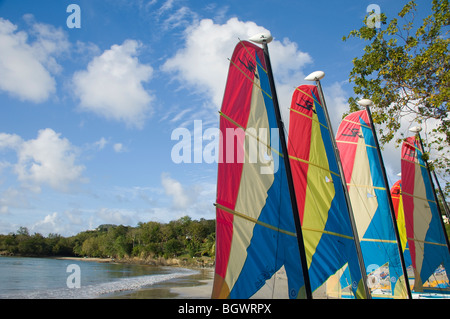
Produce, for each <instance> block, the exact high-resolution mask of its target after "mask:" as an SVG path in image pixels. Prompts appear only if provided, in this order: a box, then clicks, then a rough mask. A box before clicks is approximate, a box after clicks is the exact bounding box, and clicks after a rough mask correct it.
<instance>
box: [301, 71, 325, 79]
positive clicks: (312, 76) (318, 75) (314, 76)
mask: <svg viewBox="0 0 450 319" xmlns="http://www.w3.org/2000/svg"><path fill="white" fill-rule="evenodd" d="M324 76H325V72H323V71H315V72H313V73H311V74H310V75H308V76H307V77H306V78H305V80H306V81H318V80H321V79H323V78H324Z"/></svg>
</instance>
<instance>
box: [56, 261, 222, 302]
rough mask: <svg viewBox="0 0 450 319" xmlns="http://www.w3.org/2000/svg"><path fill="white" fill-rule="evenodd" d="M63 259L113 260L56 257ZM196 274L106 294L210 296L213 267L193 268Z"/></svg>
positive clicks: (134, 296)
mask: <svg viewBox="0 0 450 319" xmlns="http://www.w3.org/2000/svg"><path fill="white" fill-rule="evenodd" d="M57 259H64V260H80V261H92V262H115V260H114V259H111V258H91V257H88V258H85V257H58V258H57ZM194 270H195V271H198V273H197V274H194V275H189V276H186V277H181V278H177V279H173V280H168V281H164V282H161V283H158V284H155V285H154V286H151V287H147V288H144V289H140V290H137V291H131V292H130V291H126V292H121V293H117V294H113V295H109V296H106V298H108V299H110V298H112V299H115V298H117V299H209V298H211V292H212V286H213V279H214V269H213V268H195V269H194Z"/></svg>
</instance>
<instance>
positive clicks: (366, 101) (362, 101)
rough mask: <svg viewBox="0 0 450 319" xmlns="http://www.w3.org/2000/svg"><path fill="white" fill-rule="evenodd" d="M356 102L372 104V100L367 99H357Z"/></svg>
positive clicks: (365, 104) (363, 104)
mask: <svg viewBox="0 0 450 319" xmlns="http://www.w3.org/2000/svg"><path fill="white" fill-rule="evenodd" d="M358 104H359V105H361V106H371V105H372V104H373V102H372V100H369V99H361V100H359V101H358Z"/></svg>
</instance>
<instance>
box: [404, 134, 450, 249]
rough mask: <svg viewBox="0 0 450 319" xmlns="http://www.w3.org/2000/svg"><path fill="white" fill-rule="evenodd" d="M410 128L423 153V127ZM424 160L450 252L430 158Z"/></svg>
mask: <svg viewBox="0 0 450 319" xmlns="http://www.w3.org/2000/svg"><path fill="white" fill-rule="evenodd" d="M409 130H410V132H413V133H415V134H416V136H417V137H418V138H419V142H420V147H421V148H422V154H423V152H424V148H423V142H422V137H421V136H420V131H422V128H421V127H419V126H414V127H411V128H410V129H409ZM422 159H423V157H422ZM424 162H425V166H426V168H427V173H428V178H429V179H430V183H431V189H432V190H433V196H434V200H435V201H436V206H437V210H438V213H439V216H438V217H439V221H440V225H441V226H442V230H443V232H444V239H445V242H446V244H447V249H448V251H449V253H450V244H449V242H448V237H447V232H446V231H445V225H444V221H443V220H442V212H441V207H440V206H439V202H438V199H437V196H436V190H435V189H434V183H433V179H432V178H431V174H430V166H429V165H428V160H424ZM443 200H445V198H443Z"/></svg>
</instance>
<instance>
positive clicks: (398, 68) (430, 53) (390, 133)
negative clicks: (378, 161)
mask: <svg viewBox="0 0 450 319" xmlns="http://www.w3.org/2000/svg"><path fill="white" fill-rule="evenodd" d="M417 10H418V8H417V4H416V3H415V1H410V2H408V3H406V4H405V6H404V7H403V9H402V10H401V11H400V12H399V13H398V16H397V17H394V18H392V19H391V20H390V21H388V19H387V17H386V15H385V14H381V16H380V17H379V18H380V22H381V28H375V27H373V23H372V24H370V23H369V24H367V23H366V22H367V19H368V18H369V17H373V15H369V16H368V17H366V18H365V21H364V22H365V24H364V25H363V26H362V27H361V28H360V29H359V30H353V31H351V32H350V33H349V35H348V36H347V37H344V38H343V40H344V41H346V40H348V39H349V38H357V39H360V40H363V41H365V42H369V43H368V44H367V45H366V46H365V48H364V54H363V55H362V56H361V57H359V58H358V57H357V58H355V59H354V60H353V69H352V70H351V72H350V81H351V82H353V83H354V93H355V94H356V95H357V96H358V97H359V98H369V99H371V100H372V101H373V102H374V107H373V109H372V114H373V117H374V122H375V123H378V124H382V125H380V127H382V128H381V129H380V132H379V136H380V141H381V142H382V143H386V142H389V141H391V140H393V139H394V138H395V137H396V132H398V131H399V129H400V127H401V123H402V121H401V120H402V119H408V120H409V121H410V122H413V121H414V122H416V123H418V124H419V125H421V126H422V127H423V128H425V127H426V126H427V125H428V126H430V127H432V130H431V131H429V132H428V134H426V135H425V136H422V137H423V138H424V144H425V148H426V149H432V150H434V151H435V152H434V153H433V157H434V158H433V160H434V165H435V166H436V168H440V169H441V170H443V171H444V172H445V173H446V174H447V175H448V174H449V173H450V152H449V150H450V118H449V110H450V106H449V100H450V86H449V85H450V54H449V44H450V38H449V25H450V10H449V4H448V0H433V1H432V7H431V11H432V13H431V15H429V16H427V17H426V18H425V19H423V21H421V22H417V21H416V16H417ZM356 101H357V99H356V98H353V97H352V98H350V99H349V103H350V109H351V111H355V110H357V109H358V106H357V103H356ZM397 137H398V135H397ZM402 138H403V135H400V137H398V140H397V142H400V141H401V139H402ZM447 186H448V185H447Z"/></svg>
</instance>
